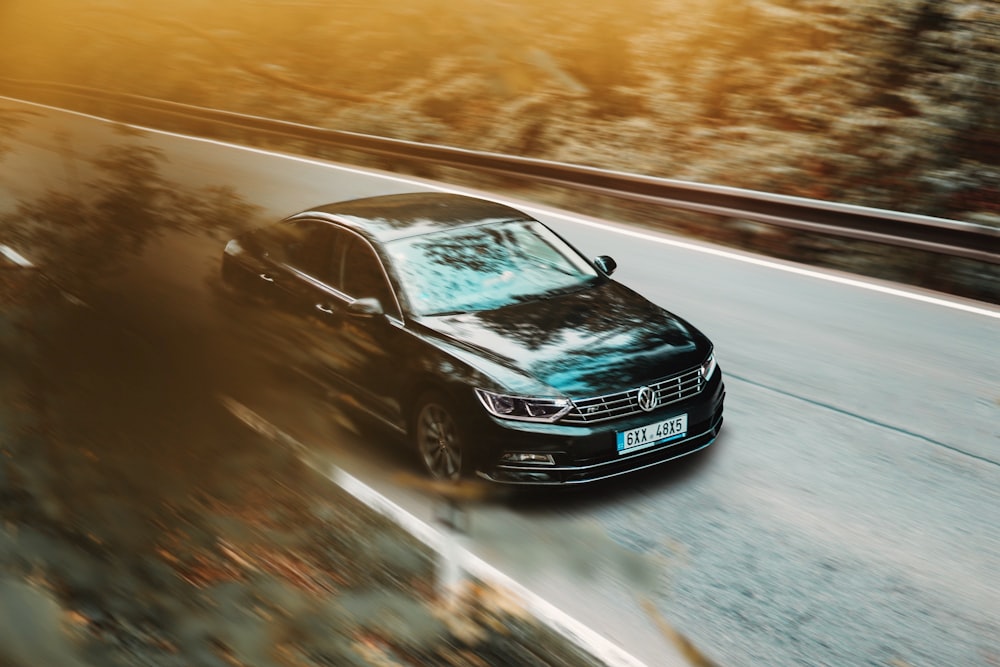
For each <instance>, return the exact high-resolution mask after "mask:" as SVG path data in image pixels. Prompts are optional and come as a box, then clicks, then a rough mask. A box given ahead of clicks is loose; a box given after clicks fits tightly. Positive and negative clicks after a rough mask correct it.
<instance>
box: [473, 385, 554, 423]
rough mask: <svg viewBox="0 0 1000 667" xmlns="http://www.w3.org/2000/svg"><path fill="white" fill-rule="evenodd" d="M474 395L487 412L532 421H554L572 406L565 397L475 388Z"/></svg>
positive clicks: (497, 415)
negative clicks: (548, 396)
mask: <svg viewBox="0 0 1000 667" xmlns="http://www.w3.org/2000/svg"><path fill="white" fill-rule="evenodd" d="M476 396H478V397H479V402H480V403H482V404H483V407H484V408H486V409H487V410H488V411H489V413H490V414H491V415H493V416H495V417H500V418H502V419H519V420H521V421H532V422H554V421H556V420H557V419H559V418H560V417H562V416H563V415H564V414H566V413H567V412H569V410H570V408H572V407H573V405H572V403H570V402H569V400H568V399H565V398H529V397H526V396H508V395H507V394H496V393H494V392H492V391H486V390H485V389H476Z"/></svg>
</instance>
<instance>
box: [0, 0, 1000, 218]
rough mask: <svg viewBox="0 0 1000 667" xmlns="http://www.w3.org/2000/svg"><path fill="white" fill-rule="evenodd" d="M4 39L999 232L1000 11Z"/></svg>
mask: <svg viewBox="0 0 1000 667" xmlns="http://www.w3.org/2000/svg"><path fill="white" fill-rule="evenodd" d="M0 37H2V39H3V44H4V48H3V50H2V52H0V75H3V76H9V77H17V78H29V79H48V80H61V81H72V82H74V83H79V84H83V85H89V86H94V87H97V88H104V89H109V90H122V91H127V92H132V93H138V94H144V95H150V96H155V97H162V98H166V99H172V100H176V101H182V102H190V103H195V104H200V105H205V106H211V107H218V108H224V109H230V110H235V111H241V112H248V113H254V114H258V115H264V116H269V117H276V118H285V119H292V120H296V121H300V122H307V123H310V124H315V125H321V126H326V127H334V128H337V129H343V130H351V131H358V132H366V133H371V134H377V135H383V136H393V137H398V138H403V139H411V140H417V141H432V142H436V143H442V144H448V145H454V146H461V147H466V148H472V149H480V150H488V151H496V152H502V153H509V154H516V155H528V156H533V157H540V158H546V159H553V160H559V161H565V162H574V163H583V164H590V165H594V166H599V167H605V168H610V169H619V170H625V171H631V172H639V173H646V174H651V175H656V176H663V177H670V178H680V179H685V180H693V181H700V182H711V183H717V184H723V185H732V186H738V187H747V188H753V189H759V190H767V191H773V192H780V193H785V194H791V195H801V196H807V197H815V198H821V199H831V200H838V201H845V202H850V203H856V204H865V205H872V206H878V207H885V208H892V209H897V210H903V211H911V212H917V213H925V214H932V215H942V216H948V217H956V218H968V219H976V220H978V221H980V222H982V221H986V222H993V221H996V220H998V219H1000V193H998V185H997V184H998V183H1000V164H998V160H997V155H998V151H1000V131H998V128H1000V99H998V97H1000V96H998V93H997V90H998V88H997V71H998V70H1000V68H998V63H1000V55H998V48H997V47H998V44H1000V8H998V5H997V4H996V3H988V2H964V1H959V0H933V1H932V0H864V1H860V2H858V1H854V0H800V1H798V2H790V1H789V0H711V1H706V0H620V1H619V2H616V3H611V4H609V3H579V2H575V1H572V0H490V1H489V2H476V3H472V2H469V1H468V0H466V1H465V2H462V1H460V0H407V1H406V2H398V1H396V0H369V1H368V2H366V3H321V2H304V1H302V0H259V1H256V2H239V3H236V2H213V3H204V2H199V1H197V0H178V1H177V2H174V3H171V4H170V5H163V4H162V3H154V2H151V1H149V0H135V1H133V2H130V3H127V4H126V3H122V2H114V1H107V2H100V3H78V2H70V1H69V0H32V2H28V1H27V0H8V2H6V3H5V5H4V6H3V8H0ZM119 63H125V65H119Z"/></svg>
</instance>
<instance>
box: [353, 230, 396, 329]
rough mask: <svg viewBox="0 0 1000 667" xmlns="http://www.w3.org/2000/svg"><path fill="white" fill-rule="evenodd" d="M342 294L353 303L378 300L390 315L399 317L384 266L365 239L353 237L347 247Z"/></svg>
mask: <svg viewBox="0 0 1000 667" xmlns="http://www.w3.org/2000/svg"><path fill="white" fill-rule="evenodd" d="M343 257H344V263H343V271H342V274H341V275H342V276H343V288H342V289H343V292H344V293H345V294H347V295H349V296H350V297H352V298H354V299H362V298H366V297H375V298H376V299H378V300H379V302H381V304H382V308H383V309H385V312H386V313H387V314H389V315H392V316H395V317H399V312H398V311H397V309H396V300H395V299H394V298H393V295H392V288H391V287H390V286H389V282H388V281H387V280H386V277H385V272H384V271H383V270H382V262H381V261H380V260H379V258H378V256H377V255H376V254H375V251H374V250H373V249H372V247H371V246H370V245H368V243H366V242H365V241H364V240H363V239H362V238H360V237H358V236H355V235H354V234H351V235H350V238H349V239H348V240H347V243H346V244H345V247H344V255H343Z"/></svg>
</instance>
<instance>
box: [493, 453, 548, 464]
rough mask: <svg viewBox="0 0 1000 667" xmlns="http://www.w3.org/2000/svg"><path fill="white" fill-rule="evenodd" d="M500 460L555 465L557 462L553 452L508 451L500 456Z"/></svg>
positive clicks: (503, 461)
mask: <svg viewBox="0 0 1000 667" xmlns="http://www.w3.org/2000/svg"><path fill="white" fill-rule="evenodd" d="M500 462H501V463H528V464H533V465H542V466H554V465H555V464H556V462H555V459H553V458H552V455H551V454H537V453H535V452H507V453H506V454H504V455H503V456H501V457H500Z"/></svg>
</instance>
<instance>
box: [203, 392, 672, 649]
mask: <svg viewBox="0 0 1000 667" xmlns="http://www.w3.org/2000/svg"><path fill="white" fill-rule="evenodd" d="M218 399H219V402H220V403H221V404H222V406H223V407H224V408H226V410H228V411H229V413H230V414H232V415H233V416H234V417H235V418H236V419H238V420H239V421H240V422H242V423H243V424H244V425H245V426H247V427H248V428H250V429H251V430H252V431H255V432H256V433H259V434H260V435H262V436H263V437H265V438H267V439H268V440H272V441H274V442H276V443H278V444H279V445H283V446H287V447H289V448H291V449H292V451H293V452H294V453H295V454H296V456H298V458H299V460H301V461H302V462H303V463H305V464H306V465H307V466H309V467H310V468H312V469H313V470H315V471H316V472H318V473H319V474H321V475H323V476H324V477H326V478H327V479H329V480H330V481H332V482H333V483H334V484H336V485H337V486H339V487H340V488H342V489H343V490H344V491H346V492H347V493H349V494H351V495H352V496H353V497H354V498H356V499H358V501H360V502H361V503H363V504H365V505H366V506H368V507H370V508H371V509H373V510H375V511H376V512H378V513H380V514H383V515H385V516H387V517H389V518H390V519H391V520H392V521H394V522H395V523H396V524H398V525H399V526H400V528H402V529H403V530H405V531H406V532H408V533H409V534H410V535H413V536H414V537H415V538H417V539H418V540H420V541H421V542H423V543H424V544H425V545H426V546H427V547H429V548H430V549H432V550H434V552H435V553H437V554H438V558H440V559H442V560H443V561H445V562H444V563H443V565H444V570H445V571H444V573H443V574H444V576H445V578H446V579H447V580H448V581H446V582H445V583H446V584H451V585H454V583H456V581H457V578H458V576H459V572H458V571H459V570H460V571H461V572H465V573H468V574H469V575H471V576H472V577H475V578H477V579H479V580H480V581H483V582H485V583H487V584H490V585H492V586H494V587H496V588H498V589H500V590H503V591H504V592H506V593H508V594H510V595H512V596H513V597H514V598H516V600H517V601H518V602H519V603H520V604H521V606H522V607H523V608H524V609H525V611H527V612H528V613H529V614H531V615H532V617H534V618H536V619H538V620H540V621H541V622H542V623H544V624H545V625H547V626H548V627H550V628H552V629H553V630H554V631H556V632H558V633H559V634H560V635H562V636H563V637H565V638H566V639H568V640H569V641H571V642H573V643H574V644H575V645H576V646H578V647H579V648H581V649H583V650H584V651H585V652H587V653H588V654H589V655H591V656H593V657H595V658H597V659H599V660H601V661H603V662H604V663H605V664H606V665H608V666H609V667H646V666H645V663H643V662H641V661H640V660H639V659H638V658H636V657H635V656H633V655H631V654H629V653H628V652H627V651H625V650H624V649H622V648H621V647H619V646H618V645H616V644H614V643H613V642H611V641H610V640H608V639H607V638H605V637H603V636H602V635H600V634H598V633H597V632H595V631H593V630H591V629H590V628H589V627H587V626H586V625H584V624H583V623H581V622H579V621H578V620H576V619H575V618H573V617H572V616H570V615H568V614H566V613H565V612H563V611H561V610H560V609H559V608H557V607H556V606H555V605H553V604H552V603H550V602H547V601H546V600H544V599H542V598H541V597H540V596H539V595H537V594H535V593H533V592H531V591H530V590H529V589H528V588H526V587H525V586H523V585H521V584H519V583H518V582H517V581H515V580H514V579H511V578H510V577H508V576H507V575H506V574H504V573H503V572H501V571H500V570H498V569H497V568H495V567H493V566H492V565H490V564H489V563H487V562H486V561H484V560H483V559H482V558H480V557H479V556H476V555H475V554H473V553H472V552H471V551H469V550H468V549H465V548H464V547H462V546H461V545H460V544H459V543H458V541H457V539H456V538H455V537H452V536H450V535H447V534H445V533H442V532H441V531H439V530H437V529H436V528H434V527H433V526H431V525H429V524H427V523H426V522H424V521H422V520H421V519H419V518H417V517H416V516H414V515H413V514H412V513H410V512H409V511H408V510H406V509H405V508H403V507H402V506H400V505H398V504H397V503H395V502H393V501H392V500H390V499H389V498H387V497H386V496H384V495H383V494H381V493H379V492H378V491H376V490H375V489H373V488H372V487H371V486H369V485H368V484H365V483H364V482H362V481H361V480H359V479H358V478H357V477H354V476H353V475H351V474H350V473H348V472H347V471H345V470H344V469H342V468H340V467H338V466H336V465H333V464H329V463H327V462H320V461H318V460H316V459H314V458H313V457H311V456H309V448H308V447H306V446H305V445H304V444H302V443H300V442H298V441H297V440H296V439H295V438H293V437H292V436H291V435H289V434H287V433H285V432H284V431H282V430H281V429H280V428H278V427H277V426H275V425H274V424H272V423H271V422H270V421H268V420H267V419H265V418H264V417H262V416H261V415H259V414H257V413H256V412H254V411H253V410H251V409H250V408H248V407H247V406H246V405H244V404H242V403H240V402H239V401H237V400H236V399H234V398H232V397H229V396H223V395H220V396H219V397H218ZM664 650H665V651H667V650H668V649H667V647H666V646H665V647H664Z"/></svg>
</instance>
